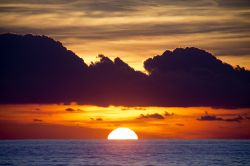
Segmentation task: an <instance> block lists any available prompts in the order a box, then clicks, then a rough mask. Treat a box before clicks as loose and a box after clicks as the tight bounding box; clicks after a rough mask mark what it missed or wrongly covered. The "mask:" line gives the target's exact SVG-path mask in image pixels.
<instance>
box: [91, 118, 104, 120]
mask: <svg viewBox="0 0 250 166" xmlns="http://www.w3.org/2000/svg"><path fill="white" fill-rule="evenodd" d="M90 119H91V120H93V121H103V119H102V118H90Z"/></svg>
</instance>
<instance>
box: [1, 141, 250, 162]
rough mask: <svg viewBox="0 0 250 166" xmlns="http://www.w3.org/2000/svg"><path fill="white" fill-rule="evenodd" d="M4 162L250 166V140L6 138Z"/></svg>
mask: <svg viewBox="0 0 250 166" xmlns="http://www.w3.org/2000/svg"><path fill="white" fill-rule="evenodd" d="M0 165H17V166H33V165H38V166H39V165H42V166H50V165H57V166H63V165H69V166H71V165H72V166H73V165H86V166H87V165H89V166H90V165H93V166H96V165H102V166H104V165H107V166H112V165H126V166H133V165H136V166H140V165H147V166H150V165H156V166H158V165H159V166H161V165H162V166H177V165H178V166H182V165H183V166H184V165H189V166H191V165H195V166H196V165H204V166H210V165H216V166H217V165H221V166H238V165H242V166H243V165H244V166H250V140H191V141H190V140H139V141H106V140H103V141H97V140H95V141H83V140H18V141H17V140H12V141H9V140H5V141H0Z"/></svg>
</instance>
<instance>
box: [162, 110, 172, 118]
mask: <svg viewBox="0 0 250 166" xmlns="http://www.w3.org/2000/svg"><path fill="white" fill-rule="evenodd" d="M164 116H165V117H169V116H174V113H173V112H172V113H168V112H167V111H165V113H164Z"/></svg>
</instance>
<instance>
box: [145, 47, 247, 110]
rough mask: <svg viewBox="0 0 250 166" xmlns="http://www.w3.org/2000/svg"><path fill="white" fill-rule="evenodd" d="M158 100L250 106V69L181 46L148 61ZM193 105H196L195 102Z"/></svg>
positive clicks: (174, 102) (177, 102)
mask: <svg viewBox="0 0 250 166" xmlns="http://www.w3.org/2000/svg"><path fill="white" fill-rule="evenodd" d="M144 67H145V69H146V70H147V71H148V73H149V79H150V82H151V84H152V89H150V90H151V93H152V95H153V96H155V95H158V96H160V97H159V98H158V100H157V101H156V102H159V104H160V103H163V101H164V100H166V99H168V100H167V102H168V103H169V105H182V106H185V105H186V106H190V104H191V103H196V104H197V103H200V105H203V106H212V105H214V106H215V105H217V106H218V107H225V106H228V107H240V106H244V105H245V106H246V107H248V105H249V94H250V87H249V85H250V72H249V71H246V70H244V69H243V68H236V69H234V68H233V67H232V66H231V65H229V64H226V63H223V62H222V61H220V60H218V59H217V58H216V57H215V56H213V55H211V54H210V53H208V52H205V51H203V50H200V49H197V48H185V49H183V48H177V49H175V50H174V51H173V52H171V51H165V52H164V53H163V54H162V55H158V56H155V57H153V58H149V59H147V60H146V61H145V62H144ZM191 105H192V104H191Z"/></svg>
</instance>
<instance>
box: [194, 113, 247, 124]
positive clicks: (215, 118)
mask: <svg viewBox="0 0 250 166" xmlns="http://www.w3.org/2000/svg"><path fill="white" fill-rule="evenodd" d="M248 118H249V117H248V116H247V115H245V114H243V115H236V117H233V118H222V117H218V116H217V115H209V114H208V113H207V112H205V114H204V115H202V116H200V117H199V118H197V120H200V121H225V122H241V121H242V120H247V119H248Z"/></svg>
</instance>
